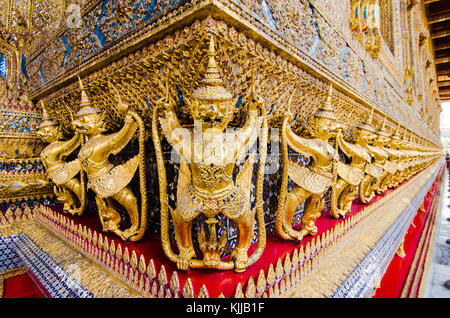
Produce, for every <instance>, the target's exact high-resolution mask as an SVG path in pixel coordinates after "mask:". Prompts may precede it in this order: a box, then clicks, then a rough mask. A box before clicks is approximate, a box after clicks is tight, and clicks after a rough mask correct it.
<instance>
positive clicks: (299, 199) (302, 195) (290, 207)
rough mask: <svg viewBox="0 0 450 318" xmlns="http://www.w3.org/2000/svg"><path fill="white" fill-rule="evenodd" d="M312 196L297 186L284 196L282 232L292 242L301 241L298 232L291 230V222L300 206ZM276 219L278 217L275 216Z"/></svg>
mask: <svg viewBox="0 0 450 318" xmlns="http://www.w3.org/2000/svg"><path fill="white" fill-rule="evenodd" d="M311 195H312V193H311V192H309V191H307V190H305V189H303V188H302V187H299V186H297V185H295V186H294V188H293V189H292V190H291V192H289V193H288V194H287V196H286V205H285V218H284V220H282V222H283V231H284V232H285V234H287V235H288V236H290V237H291V238H292V239H294V240H301V239H302V237H301V235H300V232H298V231H295V230H294V229H293V228H292V220H293V218H294V214H295V212H296V211H297V209H298V207H299V206H300V204H302V203H303V202H304V201H305V200H306V199H308V198H309V197H310V196H311ZM277 217H278V216H277Z"/></svg>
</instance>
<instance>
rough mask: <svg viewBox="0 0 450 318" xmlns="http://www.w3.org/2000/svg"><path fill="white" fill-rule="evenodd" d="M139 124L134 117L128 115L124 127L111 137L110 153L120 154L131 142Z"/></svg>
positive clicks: (109, 139)
mask: <svg viewBox="0 0 450 318" xmlns="http://www.w3.org/2000/svg"><path fill="white" fill-rule="evenodd" d="M136 128H137V124H136V121H135V120H134V119H133V117H132V116H131V115H130V114H129V113H128V114H127V115H126V116H125V121H124V125H123V127H122V128H121V129H120V130H119V131H118V132H116V133H114V134H111V135H109V138H108V141H109V149H110V150H109V153H112V154H117V153H119V152H120V151H121V150H122V149H123V148H124V147H125V146H126V145H127V144H128V143H129V142H130V140H131V138H132V137H133V136H134V133H135V132H136Z"/></svg>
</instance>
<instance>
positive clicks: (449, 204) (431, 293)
mask: <svg viewBox="0 0 450 318" xmlns="http://www.w3.org/2000/svg"><path fill="white" fill-rule="evenodd" d="M441 200H442V203H441V210H440V212H439V215H438V219H437V224H436V231H437V232H436V241H435V247H434V255H433V260H432V264H431V266H430V272H429V274H428V281H427V283H426V284H427V285H426V288H425V293H424V295H423V296H424V297H425V298H450V289H447V288H446V287H444V284H445V282H446V281H447V280H450V244H448V243H447V240H449V239H450V178H449V173H448V170H447V171H446V175H445V186H444V193H443V196H442V198H441Z"/></svg>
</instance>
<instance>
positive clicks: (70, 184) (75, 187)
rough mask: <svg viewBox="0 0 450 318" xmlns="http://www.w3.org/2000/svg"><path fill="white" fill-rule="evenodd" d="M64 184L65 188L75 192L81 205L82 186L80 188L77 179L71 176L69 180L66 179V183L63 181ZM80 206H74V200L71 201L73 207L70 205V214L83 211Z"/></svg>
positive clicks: (79, 213) (78, 213)
mask: <svg viewBox="0 0 450 318" xmlns="http://www.w3.org/2000/svg"><path fill="white" fill-rule="evenodd" d="M64 186H65V187H66V188H68V189H69V190H70V191H72V192H73V193H75V195H76V197H77V199H78V203H79V204H80V205H81V202H82V188H81V184H80V182H79V181H78V179H76V178H72V179H70V180H69V181H67V182H66V183H64ZM81 208H82V207H81V206H80V207H79V208H76V206H75V202H73V207H71V208H70V209H69V210H68V211H69V213H70V214H72V215H75V214H77V215H81V213H82V212H83V211H81Z"/></svg>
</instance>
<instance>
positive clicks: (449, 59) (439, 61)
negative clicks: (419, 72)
mask: <svg viewBox="0 0 450 318" xmlns="http://www.w3.org/2000/svg"><path fill="white" fill-rule="evenodd" d="M449 62H450V56H445V57H440V58H437V59H435V60H434V63H435V64H443V63H449ZM447 74H448V73H447Z"/></svg>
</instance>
